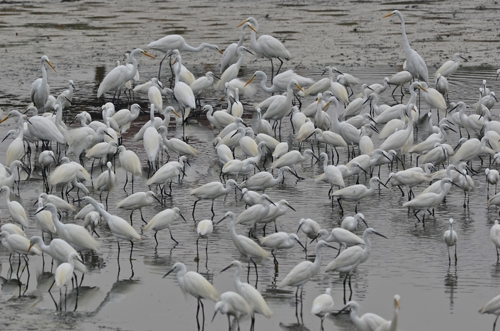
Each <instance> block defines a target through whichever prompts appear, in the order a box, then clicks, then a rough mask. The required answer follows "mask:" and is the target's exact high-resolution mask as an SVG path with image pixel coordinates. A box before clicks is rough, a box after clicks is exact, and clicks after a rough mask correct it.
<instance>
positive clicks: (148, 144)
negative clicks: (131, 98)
mask: <svg viewBox="0 0 500 331" xmlns="http://www.w3.org/2000/svg"><path fill="white" fill-rule="evenodd" d="M149 121H150V122H149V127H148V128H147V129H146V131H144V136H143V144H144V150H145V151H146V155H147V158H148V176H149V173H150V172H151V170H152V169H154V168H155V164H156V160H157V158H158V152H159V151H160V144H161V135H160V134H159V133H158V131H157V130H156V128H155V126H154V105H153V104H151V110H150V120H149Z"/></svg>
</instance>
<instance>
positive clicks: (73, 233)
mask: <svg viewBox="0 0 500 331" xmlns="http://www.w3.org/2000/svg"><path fill="white" fill-rule="evenodd" d="M85 198H87V197H84V199H85ZM42 210H48V211H50V212H51V214H52V221H53V222H54V225H55V226H56V229H57V235H58V236H59V238H61V239H63V240H65V241H66V242H67V243H68V244H70V245H71V246H73V248H75V250H77V251H85V250H93V251H95V252H97V251H99V244H98V243H97V241H96V240H95V239H94V238H93V237H92V235H91V234H90V233H89V232H88V231H87V229H85V228H84V227H83V226H81V225H78V224H70V223H67V224H64V223H62V222H61V221H60V220H59V217H58V216H57V208H56V206H54V205H53V204H52V203H47V204H46V205H45V207H43V208H42V209H39V210H38V211H37V212H40V211H42Z"/></svg>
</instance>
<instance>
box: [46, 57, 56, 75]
mask: <svg viewBox="0 0 500 331" xmlns="http://www.w3.org/2000/svg"><path fill="white" fill-rule="evenodd" d="M46 62H47V64H48V65H49V66H50V67H51V68H52V70H54V71H55V72H57V71H56V68H55V67H54V66H53V65H52V63H50V61H49V60H47V61H46Z"/></svg>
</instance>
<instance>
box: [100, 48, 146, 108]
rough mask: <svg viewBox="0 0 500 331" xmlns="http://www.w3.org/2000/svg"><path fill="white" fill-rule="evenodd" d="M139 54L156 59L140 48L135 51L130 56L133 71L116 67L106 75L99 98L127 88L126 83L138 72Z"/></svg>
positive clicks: (125, 67) (122, 66)
mask: <svg viewBox="0 0 500 331" xmlns="http://www.w3.org/2000/svg"><path fill="white" fill-rule="evenodd" d="M139 53H141V54H144V55H146V56H148V57H151V58H154V56H152V55H150V54H148V53H146V52H145V51H143V50H142V49H140V48H136V49H134V50H133V51H132V52H131V53H130V56H129V58H130V60H131V61H132V69H130V68H129V67H128V66H126V65H119V66H117V67H114V68H113V70H111V71H110V72H109V73H108V74H107V75H106V77H104V79H103V80H102V82H101V84H100V85H99V89H98V90H97V97H98V98H99V97H100V96H101V95H103V94H104V93H106V92H108V91H117V90H118V89H121V88H122V87H124V86H125V83H126V82H127V81H129V80H131V79H133V78H134V76H135V74H136V72H137V59H136V58H135V56H136V55H139Z"/></svg>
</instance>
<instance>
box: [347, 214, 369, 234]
mask: <svg viewBox="0 0 500 331" xmlns="http://www.w3.org/2000/svg"><path fill="white" fill-rule="evenodd" d="M359 221H362V222H363V223H365V225H366V227H368V224H367V223H366V221H365V216H364V215H363V214H361V213H357V214H356V215H354V216H347V217H346V218H344V219H343V220H342V223H340V227H341V228H342V229H346V230H349V231H351V232H353V231H356V229H357V228H358V224H359Z"/></svg>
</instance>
